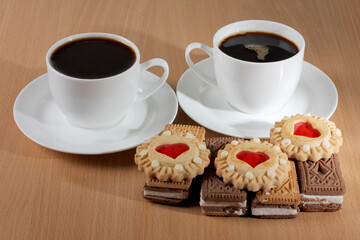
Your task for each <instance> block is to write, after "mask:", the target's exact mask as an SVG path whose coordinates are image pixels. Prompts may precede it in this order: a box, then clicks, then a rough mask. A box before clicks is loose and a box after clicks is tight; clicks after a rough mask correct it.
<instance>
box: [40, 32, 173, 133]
mask: <svg viewBox="0 0 360 240" xmlns="http://www.w3.org/2000/svg"><path fill="white" fill-rule="evenodd" d="M91 37H99V38H107V39H113V40H115V41H119V42H122V43H124V44H126V45H127V46H129V47H131V48H132V49H133V50H134V52H135V54H136V60H135V63H134V64H133V65H132V66H131V67H130V68H129V69H127V70H126V71H124V72H122V73H120V74H117V75H114V76H111V77H106V78H98V79H81V78H76V77H71V76H67V75H64V74H62V73H61V72H59V71H57V70H56V69H54V67H53V66H52V64H51V60H50V58H51V55H52V53H53V52H54V51H55V50H56V49H57V48H58V47H59V46H62V45H64V44H66V43H69V42H71V41H74V40H78V39H84V38H91ZM46 65H47V71H48V78H49V84H50V91H51V93H52V96H53V98H54V100H55V102H56V104H57V105H58V106H59V107H60V109H61V111H62V112H63V113H64V115H65V116H66V117H67V119H68V120H69V121H70V122H71V123H73V124H74V125H76V126H80V127H84V128H108V127H111V126H114V125H115V124H117V123H119V122H120V121H121V120H122V118H123V117H124V116H125V115H126V113H127V112H128V110H129V108H130V107H131V105H132V104H134V103H137V102H140V101H143V100H145V99H146V98H148V97H150V96H151V95H152V94H153V93H155V92H156V91H157V90H158V89H159V88H160V87H161V86H162V85H163V84H164V82H165V81H166V79H167V77H168V75H169V66H168V64H167V62H166V61H165V60H163V59H160V58H155V59H151V60H149V61H146V62H144V63H141V64H140V52H139V49H138V48H137V47H136V45H135V44H134V43H132V42H131V41H129V40H128V39H126V38H123V37H120V36H118V35H114V34H108V33H83V34H77V35H73V36H70V37H67V38H64V39H62V40H60V41H58V42H56V43H55V44H54V45H53V46H52V47H51V48H50V49H49V51H48V52H47V54H46ZM153 66H160V67H162V68H163V69H164V73H163V75H162V76H161V77H160V78H159V79H158V80H157V81H156V82H155V83H154V84H153V85H152V86H151V87H150V88H149V89H146V90H144V91H142V92H140V91H138V89H139V81H140V80H141V79H140V73H141V72H143V71H146V70H147V69H148V68H150V67H153Z"/></svg>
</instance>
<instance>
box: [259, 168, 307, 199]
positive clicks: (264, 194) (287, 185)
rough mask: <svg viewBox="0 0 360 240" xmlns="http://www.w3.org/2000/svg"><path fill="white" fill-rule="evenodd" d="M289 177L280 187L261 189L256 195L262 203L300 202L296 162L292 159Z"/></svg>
mask: <svg viewBox="0 0 360 240" xmlns="http://www.w3.org/2000/svg"><path fill="white" fill-rule="evenodd" d="M290 167H291V168H290V171H289V178H288V179H287V180H286V181H285V182H284V183H283V184H282V185H281V186H279V187H277V188H272V189H270V190H268V191H259V192H257V193H256V197H257V199H258V200H259V202H260V203H262V204H285V205H299V204H300V189H299V184H298V181H297V175H296V167H295V163H294V162H292V161H290Z"/></svg>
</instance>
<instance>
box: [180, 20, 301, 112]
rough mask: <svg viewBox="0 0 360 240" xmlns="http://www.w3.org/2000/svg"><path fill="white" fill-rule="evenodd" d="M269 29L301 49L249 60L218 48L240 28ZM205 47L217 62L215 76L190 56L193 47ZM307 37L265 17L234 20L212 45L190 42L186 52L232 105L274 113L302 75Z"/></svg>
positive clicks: (195, 69) (202, 76) (250, 110)
mask: <svg viewBox="0 0 360 240" xmlns="http://www.w3.org/2000/svg"><path fill="white" fill-rule="evenodd" d="M254 31H260V32H269V33H274V34H277V35H280V36H282V37H284V38H286V39H288V40H290V41H292V42H293V43H295V44H296V45H297V47H298V48H299V52H298V53H296V54H295V55H294V56H292V57H290V58H287V59H285V60H282V61H276V62H249V61H244V60H239V59H237V58H233V57H231V56H229V55H227V54H225V53H224V52H222V51H221V50H220V49H219V44H221V42H222V41H223V40H224V39H226V38H227V37H229V36H232V35H236V34H237V33H240V32H254ZM196 48H198V49H202V50H203V51H205V52H206V53H207V54H208V55H209V56H210V58H212V59H213V62H214V70H215V78H212V77H210V76H208V75H206V73H204V72H202V71H201V70H200V69H199V68H198V67H197V66H196V65H195V64H194V63H193V61H192V60H191V58H190V52H191V51H192V50H193V49H196ZM304 51H305V40H304V38H303V37H302V36H301V34H300V33H299V32H297V31H296V30H294V29H293V28H291V27H288V26H286V25H283V24H280V23H276V22H271V21H263V20H248V21H240V22H235V23H231V24H229V25H226V26H224V27H222V28H221V29H220V30H218V31H217V32H216V33H215V35H214V38H213V48H210V47H208V46H207V45H205V44H201V43H191V44H190V45H189V46H188V47H187V48H186V52H185V58H186V61H187V63H188V65H189V66H190V68H191V69H192V70H193V71H194V72H195V73H196V74H197V75H198V76H199V77H200V78H201V79H202V80H204V81H205V82H206V83H208V84H209V85H211V86H213V87H216V88H219V89H220V90H221V92H222V94H223V95H224V97H225V98H226V100H227V101H228V103H229V104H230V105H232V106H233V107H234V108H236V109H238V110H240V111H243V112H246V113H273V112H276V111H278V110H279V109H280V108H281V107H282V106H283V105H284V104H285V103H286V102H287V101H288V100H289V98H290V97H291V95H292V94H293V92H294V91H295V89H296V86H297V84H298V82H299V79H300V74H301V69H302V63H303V59H304Z"/></svg>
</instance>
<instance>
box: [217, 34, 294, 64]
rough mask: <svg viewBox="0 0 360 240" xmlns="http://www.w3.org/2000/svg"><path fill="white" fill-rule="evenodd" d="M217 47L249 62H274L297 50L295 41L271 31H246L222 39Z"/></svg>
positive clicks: (288, 56) (291, 54) (292, 54)
mask: <svg viewBox="0 0 360 240" xmlns="http://www.w3.org/2000/svg"><path fill="white" fill-rule="evenodd" d="M219 48H220V50H221V51H223V52H224V53H226V54H227V55H229V56H231V57H234V58H237V59H240V60H244V61H249V62H276V61H281V60H284V59H287V58H290V57H292V56H294V55H295V54H296V53H298V52H299V49H298V47H297V46H296V45H295V43H293V42H291V41H290V40H288V39H286V38H284V37H282V36H280V35H276V34H273V33H267V32H246V33H241V34H237V35H233V36H229V37H227V38H226V39H224V40H223V41H222V42H221V43H220V44H219Z"/></svg>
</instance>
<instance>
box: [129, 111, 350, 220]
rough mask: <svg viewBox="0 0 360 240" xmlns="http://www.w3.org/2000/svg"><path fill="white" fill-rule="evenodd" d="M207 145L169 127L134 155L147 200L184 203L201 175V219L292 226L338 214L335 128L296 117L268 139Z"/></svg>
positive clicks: (201, 132) (341, 189) (200, 137)
mask: <svg viewBox="0 0 360 240" xmlns="http://www.w3.org/2000/svg"><path fill="white" fill-rule="evenodd" d="M204 137H205V129H204V128H202V127H196V126H187V125H178V124H172V125H167V126H166V127H165V129H164V131H163V133H162V134H161V135H158V136H155V137H153V138H151V139H149V140H148V141H145V142H144V143H143V144H142V145H141V146H139V147H138V148H137V150H136V155H135V162H136V164H137V165H138V169H139V170H140V171H144V172H145V174H146V176H147V180H146V183H145V186H144V190H143V196H144V197H145V198H146V199H148V200H151V201H154V202H158V203H165V204H180V203H182V202H183V201H184V200H186V199H188V198H189V187H190V186H191V184H192V180H193V178H195V177H196V176H197V175H202V174H203V173H204V170H205V168H206V170H205V173H204V174H203V176H202V181H201V190H200V201H199V202H200V207H201V210H202V211H203V212H204V213H205V214H206V215H210V216H243V215H245V214H247V215H252V216H255V217H260V218H294V217H296V216H297V215H298V212H299V211H300V210H302V211H308V212H312V211H336V210H339V209H341V208H342V200H343V195H344V193H345V185H344V180H343V178H342V175H341V171H340V166H339V160H338V157H337V153H338V152H339V147H340V146H341V145H342V136H341V131H340V130H339V129H338V128H336V126H335V124H334V123H333V122H331V121H328V120H326V119H324V118H318V117H315V116H312V115H311V114H305V115H296V116H292V117H290V118H289V117H284V118H283V119H282V120H281V121H280V122H276V123H275V126H274V128H272V129H271V131H270V139H259V138H253V139H250V140H245V139H238V138H234V137H222V138H212V139H207V140H206V141H205V142H204ZM208 166H209V167H208Z"/></svg>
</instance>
